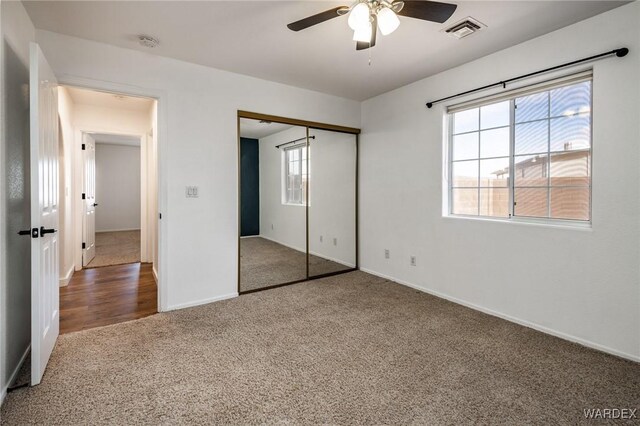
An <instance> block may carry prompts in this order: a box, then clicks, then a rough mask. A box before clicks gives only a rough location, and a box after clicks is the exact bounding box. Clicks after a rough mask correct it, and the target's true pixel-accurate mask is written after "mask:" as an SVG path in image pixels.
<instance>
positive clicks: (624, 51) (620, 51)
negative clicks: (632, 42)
mask: <svg viewBox="0 0 640 426" xmlns="http://www.w3.org/2000/svg"><path fill="white" fill-rule="evenodd" d="M627 53H629V49H627V48H626V47H623V48H621V49H617V50H616V56H617V57H618V58H622V57H624V56H627Z"/></svg>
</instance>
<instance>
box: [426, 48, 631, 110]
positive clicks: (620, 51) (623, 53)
mask: <svg viewBox="0 0 640 426" xmlns="http://www.w3.org/2000/svg"><path fill="white" fill-rule="evenodd" d="M627 53H629V49H627V48H626V47H621V48H620V49H614V50H611V51H609V52H605V53H601V54H599V55H594V56H590V57H588V58H584V59H578V60H577V61H572V62H567V63H566V64H562V65H556V66H555V67H551V68H546V69H543V70H540V71H535V72H530V73H529V74H524V75H520V76H518V77H513V78H510V79H508V80H503V81H498V82H497V83H493V84H487V85H486V86H482V87H478V88H477V89H473V90H467V91H466V92H462V93H458V94H456V95H451V96H447V97H446V98H442V99H437V100H435V101H431V102H427V108H431V107H432V106H433V105H434V104H437V103H439V102H443V101H447V100H449V99H453V98H458V97H460V96H464V95H469V94H471V93H476V92H480V91H482V90H487V89H490V88H492V87H496V86H502V88H503V89H506V87H507V83H513V82H514V81H517V80H521V79H523V78H527V77H532V76H534V75H538V74H544V73H547V72H550V71H555V70H558V69H561V68H565V67H570V66H572V65H577V64H581V63H583V62H588V61H593V60H595V59H600V58H604V57H605V56H611V55H614V54H615V55H616V56H617V57H618V58H622V57H624V56H627Z"/></svg>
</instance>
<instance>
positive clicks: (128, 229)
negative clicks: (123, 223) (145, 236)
mask: <svg viewBox="0 0 640 426" xmlns="http://www.w3.org/2000/svg"><path fill="white" fill-rule="evenodd" d="M139 230H140V228H124V229H101V230H99V231H98V230H96V234H100V233H103V232H124V231H139Z"/></svg>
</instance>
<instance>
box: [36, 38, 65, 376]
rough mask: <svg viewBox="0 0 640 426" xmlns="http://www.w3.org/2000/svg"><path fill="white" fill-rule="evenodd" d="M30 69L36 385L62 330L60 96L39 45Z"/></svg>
mask: <svg viewBox="0 0 640 426" xmlns="http://www.w3.org/2000/svg"><path fill="white" fill-rule="evenodd" d="M30 48H31V51H30V55H31V56H30V66H29V73H30V77H29V91H30V115H31V117H30V132H31V133H30V134H31V136H30V137H31V143H30V145H31V147H30V150H31V227H32V237H33V238H32V239H31V385H32V386H34V385H37V384H38V383H40V381H41V380H42V376H43V375H44V370H45V368H46V366H47V362H48V361H49V357H50V356H51V352H52V351H53V347H54V346H55V344H56V339H57V338H58V333H59V329H60V299H59V293H58V291H59V288H58V280H59V273H58V249H59V247H58V233H57V229H58V92H57V82H56V78H55V76H54V74H53V71H52V70H51V67H49V64H48V63H47V60H46V59H45V57H44V56H43V54H42V51H41V50H40V47H39V46H38V45H37V44H36V43H31V47H30Z"/></svg>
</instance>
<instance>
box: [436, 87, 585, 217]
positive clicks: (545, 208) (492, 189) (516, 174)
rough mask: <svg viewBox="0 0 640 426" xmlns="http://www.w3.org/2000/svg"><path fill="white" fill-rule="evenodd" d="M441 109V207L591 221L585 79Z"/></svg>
mask: <svg viewBox="0 0 640 426" xmlns="http://www.w3.org/2000/svg"><path fill="white" fill-rule="evenodd" d="M546 89H547V90H543V91H528V92H524V93H523V92H520V94H519V95H514V96H513V97H511V98H506V99H505V98H502V99H500V100H499V101H494V103H486V104H480V106H477V107H474V108H468V109H461V110H459V109H458V110H455V111H453V112H451V111H450V112H449V118H450V124H451V127H450V135H451V136H450V141H449V147H450V148H449V173H450V176H449V213H450V214H452V215H469V216H485V217H498V218H512V217H530V218H546V219H568V220H577V221H589V220H591V79H590V78H589V79H584V78H583V79H582V81H580V82H577V83H576V82H575V80H573V82H572V83H569V84H567V83H565V84H564V85H556V86H553V87H551V88H549V86H548V85H547V86H546Z"/></svg>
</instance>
